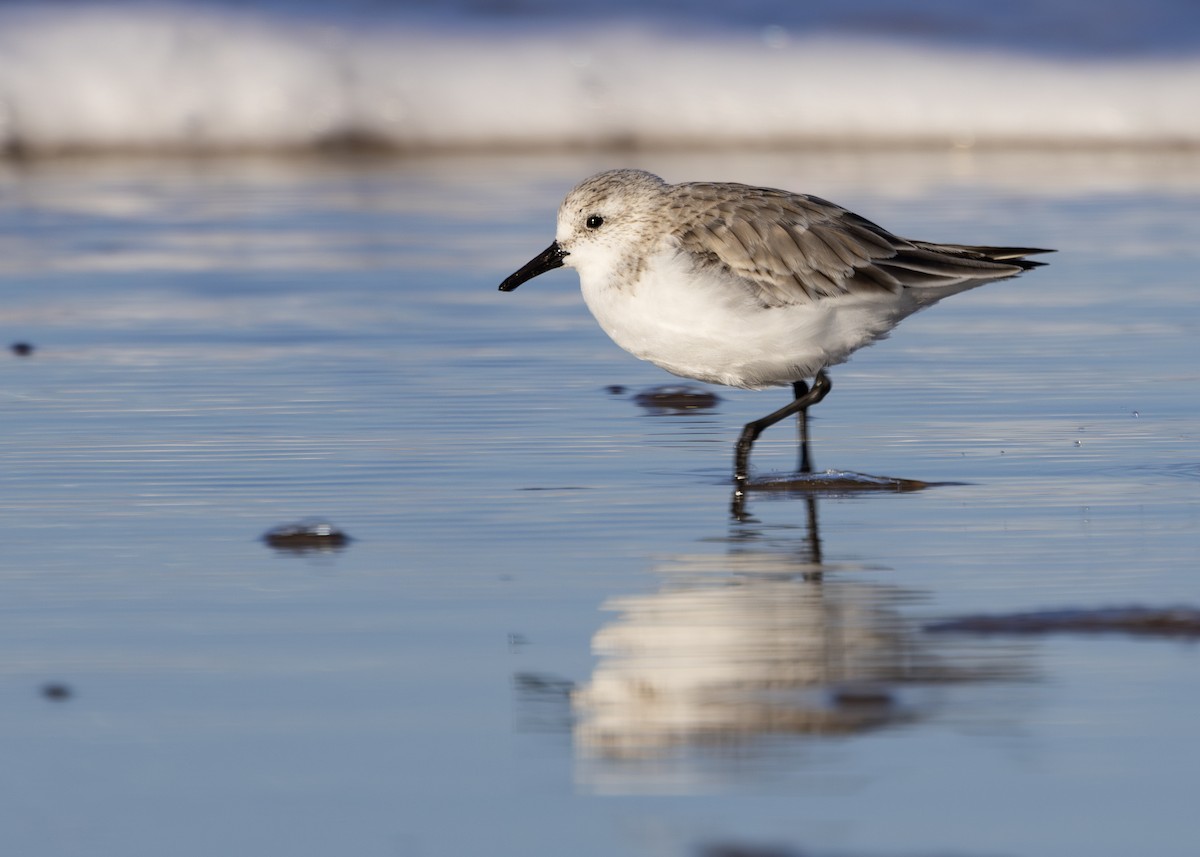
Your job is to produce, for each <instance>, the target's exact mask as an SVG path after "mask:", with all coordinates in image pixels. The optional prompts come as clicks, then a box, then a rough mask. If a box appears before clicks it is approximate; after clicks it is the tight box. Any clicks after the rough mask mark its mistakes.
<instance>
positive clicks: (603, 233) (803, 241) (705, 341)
mask: <svg viewBox="0 0 1200 857" xmlns="http://www.w3.org/2000/svg"><path fill="white" fill-rule="evenodd" d="M1048 252H1051V251H1049V250H1039V249H1034V248H1029V247H977V246H968V245H963V244H933V243H930V242H927V241H910V240H908V239H905V238H900V237H898V236H896V235H893V234H892V233H890V232H888V231H887V230H886V229H884V228H882V227H880V226H877V225H876V224H874V223H872V222H871V221H869V220H866V219H864V218H862V217H859V216H858V215H857V214H854V213H853V212H851V211H848V210H846V209H844V208H842V207H841V206H839V205H834V204H833V203H831V202H827V201H826V200H823V199H819V198H817V197H815V196H807V195H805V194H799V193H789V192H788V191H783V190H774V189H772V188H761V187H751V186H749V185H742V184H732V183H715V182H711V183H710V182H688V183H684V184H676V185H672V184H667V183H666V182H665V181H663V180H662V179H661V178H659V177H658V176H656V175H653V174H651V173H648V172H645V171H643V170H609V171H608V172H603V173H599V174H598V175H594V176H592V177H591V178H589V179H587V180H585V181H583V182H582V183H581V184H579V185H578V186H577V187H576V188H575V189H574V190H572V191H571V192H570V193H568V194H567V197H566V199H564V200H563V203H562V206H561V207H560V208H559V210H558V230H557V232H556V234H555V240H554V243H553V244H551V245H550V246H549V247H547V248H546V250H545V251H544V252H543V253H541V255H539V256H537V257H536V258H535V259H533V260H531V261H530V262H529V263H528V264H526V265H525V266H524V267H523V268H521V269H520V270H519V271H517V272H516V273H515V274H513V275H512V276H511V277H509V278H508V279H506V280H505V281H504V282H503V283H501V284H500V290H501V291H505V292H510V291H512V290H513V289H515V288H516V287H517V286H519V285H521V284H522V283H524V282H525V281H526V280H529V279H532V278H533V277H536V276H537V275H538V274H542V273H545V272H546V271H549V270H552V269H554V268H558V267H560V266H562V265H569V266H571V267H573V268H575V269H576V270H577V271H578V272H579V282H580V286H581V288H582V291H583V299H584V301H585V302H586V303H587V306H588V309H590V310H591V312H592V315H594V316H595V317H596V320H597V321H598V322H599V323H600V326H601V327H602V328H604V331H605V332H606V333H607V334H608V335H609V336H610V337H612V339H613V341H614V342H616V343H617V344H618V345H620V346H621V347H622V348H624V349H625V350H626V351H629V352H630V353H632V354H634V355H636V356H637V357H640V358H642V359H643V360H649V361H650V362H651V363H655V364H657V365H658V366H661V367H662V368H663V369H666V370H667V371H668V372H672V373H674V374H676V375H681V376H683V377H685V378H695V379H696V380H699V381H707V382H712V383H716V384H727V385H729V386H732V387H743V388H747V389H755V390H757V389H762V388H765V387H774V386H787V385H791V387H792V391H793V394H794V400H793V401H792V402H791V403H790V404H788V405H786V406H785V407H783V408H780V409H779V410H777V411H775V412H774V413H771V414H768V415H767V416H765V417H763V418H761V419H758V420H754V421H753V422H750V423H747V424H746V427H745V428H744V429H743V430H742V434H741V437H740V438H739V439H738V443H737V448H736V453H735V456H734V479H735V482H736V484H737V486H738V488H739V490H741V488H743V487H744V486H745V484H746V482H747V478H748V476H747V471H748V466H749V458H750V448H751V446H752V445H753V444H754V441H755V439H756V438H757V437H758V436H759V435H760V434H761V433H762V432H763V430H764V429H766V428H767V427H768V426H771V425H774V424H775V423H777V422H779V421H780V420H782V419H784V418H786V417H788V416H790V415H791V414H798V415H799V420H800V432H801V435H800V436H801V463H800V469H801V471H804V472H808V471H811V462H810V459H809V456H808V426H807V409H808V407H809V406H810V405H814V404H816V403H817V402H819V401H821V399H823V398H825V395H826V394H827V393H828V392H829V390H830V382H829V377H828V376H827V375H826V374H825V370H826V369H827V368H828V367H830V366H833V365H836V364H838V363H842V362H844V361H845V360H846V359H847V358H849V356H850V355H851V354H852V353H853V352H854V351H856V350H857V349H859V348H862V347H863V346H864V345H870V344H871V343H872V342H875V341H876V340H878V339H880V338H882V337H884V336H886V335H887V334H888V332H889V331H891V329H892V328H893V327H895V326H896V325H897V324H898V323H899V322H900V320H901V319H903V318H904V317H905V316H908V315H911V314H912V313H914V312H916V311H917V310H920V309H924V308H925V307H927V306H931V305H933V304H934V303H936V302H937V301H939V300H941V299H942V298H944V297H946V296H947V295H952V294H955V293H956V292H961V291H965V290H967V289H971V288H974V287H975V286H979V285H982V284H983V283H986V282H990V281H992V280H1002V279H1005V278H1006V277H1012V276H1016V275H1017V274H1019V273H1021V272H1022V271H1024V270H1027V269H1029V268H1033V267H1036V266H1038V265H1041V264H1042V263H1041V262H1031V261H1027V260H1026V259H1025V257H1026V256H1028V255H1031V254H1033V253H1048ZM808 379H812V384H811V386H810V385H809V383H808Z"/></svg>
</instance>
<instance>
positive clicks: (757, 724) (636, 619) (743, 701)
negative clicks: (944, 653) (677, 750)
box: [574, 552, 935, 758]
mask: <svg viewBox="0 0 1200 857" xmlns="http://www.w3.org/2000/svg"><path fill="white" fill-rule="evenodd" d="M814 568H818V567H814V566H812V565H811V564H809V563H807V562H801V561H798V560H796V559H793V558H792V557H791V556H789V555H786V554H775V553H766V552H742V553H737V554H734V555H731V556H716V557H703V556H701V557H680V558H678V559H677V560H676V561H675V562H673V563H671V564H670V565H669V566H666V567H664V568H663V569H662V571H663V573H664V574H666V575H667V580H668V582H667V585H666V586H664V587H663V589H662V590H661V591H659V592H656V593H653V594H650V595H643V596H633V597H626V598H618V599H615V600H613V601H611V602H610V604H609V606H610V607H611V608H612V609H615V610H617V611H619V613H620V616H619V617H618V618H617V619H616V620H615V621H613V622H611V623H610V624H608V625H607V626H606V627H604V628H602V629H601V630H600V631H599V632H598V633H597V634H596V636H595V638H594V639H593V647H594V649H595V650H596V652H597V654H598V655H599V656H600V661H599V663H598V665H597V667H596V669H595V671H594V672H593V675H592V679H591V681H590V682H589V683H588V684H587V685H586V686H584V687H582V688H581V689H579V690H578V691H576V693H575V696H574V702H575V707H576V710H577V712H578V713H579V714H580V715H581V717H580V723H579V726H578V730H577V737H578V739H579V741H580V744H581V746H582V747H583V748H584V749H585V750H586V751H588V752H590V753H591V754H593V755H597V756H600V757H618V758H638V757H656V756H661V755H662V754H663V753H664V752H666V751H668V750H669V749H670V748H671V747H673V746H677V745H680V744H686V743H694V742H706V741H710V740H719V739H722V738H728V737H732V736H737V735H743V736H746V735H753V734H761V733H772V732H790V733H797V732H799V733H830V732H839V733H840V732H855V731H860V730H864V729H868V728H872V727H876V726H881V725H884V724H886V723H889V722H893V721H895V720H897V719H898V718H900V717H901V716H908V715H910V714H911V712H910V711H908V710H907V709H906V708H904V707H902V706H898V705H896V704H895V701H894V700H893V699H892V698H891V696H890V691H889V690H887V688H890V687H891V686H892V685H894V684H896V683H900V682H906V681H914V680H919V679H920V678H922V677H929V676H930V675H932V674H933V673H934V672H935V669H934V667H933V666H932V664H931V662H930V660H929V659H928V658H926V657H925V656H924V654H923V653H922V652H921V651H920V649H919V647H918V646H917V644H916V641H915V632H914V631H913V630H912V629H911V628H910V627H909V626H908V625H907V624H906V623H905V622H904V621H903V620H902V619H901V618H900V616H899V615H898V614H897V612H896V611H895V609H894V607H893V602H894V601H895V600H896V599H897V598H898V597H899V593H897V592H896V591H894V590H893V589H891V588H890V587H882V586H878V585H873V584H866V583H859V582H849V581H832V582H831V581H829V580H828V579H825V580H823V581H822V580H816V579H804V575H806V574H810V573H812V571H813V570H814ZM867 687H869V688H872V691H871V692H870V693H869V694H868V693H865V692H864V691H863V690H862V689H863V688H867ZM881 688H882V689H881ZM843 694H851V695H853V698H854V699H856V700H858V703H859V704H839V701H844V700H845V699H847V698H850V697H847V696H844V695H843ZM863 700H869V702H868V703H867V704H863Z"/></svg>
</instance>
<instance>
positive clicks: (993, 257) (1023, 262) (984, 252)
mask: <svg viewBox="0 0 1200 857" xmlns="http://www.w3.org/2000/svg"><path fill="white" fill-rule="evenodd" d="M936 246H937V249H938V250H940V251H942V252H947V251H948V252H950V253H952V254H956V255H957V254H961V255H962V256H963V258H966V259H976V260H979V261H987V262H1004V263H1007V264H1009V265H1016V266H1017V267H1019V268H1022V269H1024V270H1026V271H1028V270H1029V269H1030V268H1039V267H1041V266H1042V265H1045V264H1046V263H1045V262H1035V261H1032V260H1030V259H1026V258H1025V257H1026V256H1035V255H1037V254H1038V253H1053V252H1054V251H1053V250H1043V249H1040V248H1037V247H979V246H975V245H971V244H938V245H936Z"/></svg>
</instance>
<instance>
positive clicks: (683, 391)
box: [633, 384, 721, 414]
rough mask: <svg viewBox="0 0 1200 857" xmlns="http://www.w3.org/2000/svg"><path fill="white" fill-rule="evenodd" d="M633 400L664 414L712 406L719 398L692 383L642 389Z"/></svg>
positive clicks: (648, 408) (647, 408) (714, 405)
mask: <svg viewBox="0 0 1200 857" xmlns="http://www.w3.org/2000/svg"><path fill="white" fill-rule="evenodd" d="M633 401H634V402H635V403H637V404H638V405H640V406H641V407H643V408H645V409H646V410H648V411H653V412H655V413H660V414H665V413H686V412H688V411H700V410H704V409H706V408H714V407H716V405H717V403H718V402H719V401H721V398H720V397H719V396H718V395H717V394H716V393H713V392H710V391H708V390H705V389H704V388H703V387H697V386H695V385H693V384H662V385H660V386H658V387H650V388H648V389H646V390H643V391H642V392H640V393H638V394H637V395H636V396H634V397H633Z"/></svg>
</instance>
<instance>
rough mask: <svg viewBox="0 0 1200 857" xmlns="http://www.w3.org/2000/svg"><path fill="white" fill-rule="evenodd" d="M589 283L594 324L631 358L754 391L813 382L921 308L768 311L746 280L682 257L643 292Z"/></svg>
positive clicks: (659, 264)
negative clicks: (703, 269) (698, 268)
mask: <svg viewBox="0 0 1200 857" xmlns="http://www.w3.org/2000/svg"><path fill="white" fill-rule="evenodd" d="M580 283H581V287H582V291H583V298H584V301H585V302H586V303H587V305H588V309H590V310H591V312H592V315H594V316H595V317H596V320H597V321H598V322H599V323H600V326H601V327H602V328H603V329H604V331H605V332H606V333H607V334H608V335H609V336H611V337H612V339H613V341H614V342H616V343H617V344H618V345H620V346H621V347H622V348H624V349H625V350H626V351H629V352H630V353H631V354H634V355H636V356H637V357H640V358H642V359H643V360H649V361H650V362H651V363H654V364H656V365H658V366H661V367H662V368H663V369H666V370H667V371H668V372H672V373H674V374H676V375H681V376H683V377H685V378H695V379H696V380H699V381H707V382H712V383H717V384H727V385H729V386H732V387H748V388H751V389H757V388H761V387H770V386H778V385H785V384H790V383H792V382H793V381H797V380H801V379H804V378H811V377H812V376H813V375H815V374H816V373H817V372H818V371H819V370H820V369H823V368H824V367H826V366H831V365H834V364H836V363H841V362H843V361H845V360H846V358H848V357H849V356H850V354H851V353H852V352H853V351H855V350H856V349H858V348H861V347H862V346H864V345H868V344H870V343H871V342H874V341H875V340H876V339H879V338H880V337H882V336H884V335H886V333H887V332H888V331H889V330H891V329H892V327H894V326H895V325H896V323H897V322H898V321H899V320H900V319H901V318H903V317H904V316H905V315H908V314H909V313H910V312H913V311H914V310H915V309H916V308H917V307H916V306H915V304H912V303H911V302H910V301H908V300H906V298H905V297H903V296H901V297H897V296H894V295H887V294H880V295H868V296H854V297H850V296H847V297H839V298H826V299H823V300H821V301H817V302H813V303H805V304H797V305H794V306H780V307H764V306H762V305H761V304H760V303H759V302H758V301H757V300H756V299H755V297H754V296H753V295H752V294H751V293H750V292H749V291H748V290H747V289H746V288H745V286H744V285H743V284H741V283H739V282H738V281H737V280H726V279H722V278H720V277H718V276H715V275H713V274H701V275H697V274H696V273H695V272H694V269H691V268H690V267H689V266H687V265H686V264H685V263H682V262H681V261H680V260H679V258H678V257H676V256H675V255H674V254H663V255H661V256H659V257H657V260H656V263H655V264H651V265H649V266H648V267H647V268H646V269H645V270H644V271H643V272H642V276H641V277H640V278H639V279H638V281H637V282H636V284H621V285H615V284H613V283H612V281H611V280H608V279H604V280H603V281H600V282H597V281H595V280H592V279H585V278H583V277H581V278H580ZM905 304H910V305H909V306H905Z"/></svg>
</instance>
